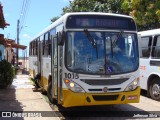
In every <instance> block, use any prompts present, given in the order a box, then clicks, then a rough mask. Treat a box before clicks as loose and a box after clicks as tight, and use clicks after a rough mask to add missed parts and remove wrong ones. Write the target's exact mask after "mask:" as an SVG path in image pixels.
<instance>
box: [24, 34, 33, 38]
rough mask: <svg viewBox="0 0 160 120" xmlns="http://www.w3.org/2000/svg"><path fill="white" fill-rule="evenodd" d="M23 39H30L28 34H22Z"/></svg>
mask: <svg viewBox="0 0 160 120" xmlns="http://www.w3.org/2000/svg"><path fill="white" fill-rule="evenodd" d="M23 38H31V36H29V35H28V34H23Z"/></svg>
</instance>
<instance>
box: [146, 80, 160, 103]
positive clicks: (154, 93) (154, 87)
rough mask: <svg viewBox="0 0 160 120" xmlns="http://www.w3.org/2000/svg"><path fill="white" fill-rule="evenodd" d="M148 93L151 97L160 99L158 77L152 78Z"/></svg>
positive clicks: (159, 81)
mask: <svg viewBox="0 0 160 120" xmlns="http://www.w3.org/2000/svg"><path fill="white" fill-rule="evenodd" d="M149 93H150V96H151V98H152V99H154V100H158V101H159V100H160V78H157V79H154V80H153V81H152V82H151V84H150V87H149Z"/></svg>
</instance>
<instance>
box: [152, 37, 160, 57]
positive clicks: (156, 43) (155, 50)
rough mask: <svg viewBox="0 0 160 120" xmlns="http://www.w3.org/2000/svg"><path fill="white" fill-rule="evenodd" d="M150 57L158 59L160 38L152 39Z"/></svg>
mask: <svg viewBox="0 0 160 120" xmlns="http://www.w3.org/2000/svg"><path fill="white" fill-rule="evenodd" d="M152 57H153V58H160V36H155V37H154V42H153V48H152Z"/></svg>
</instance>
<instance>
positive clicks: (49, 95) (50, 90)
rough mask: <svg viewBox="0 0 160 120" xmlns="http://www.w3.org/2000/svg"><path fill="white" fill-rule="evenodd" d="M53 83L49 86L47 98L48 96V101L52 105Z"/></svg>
mask: <svg viewBox="0 0 160 120" xmlns="http://www.w3.org/2000/svg"><path fill="white" fill-rule="evenodd" d="M51 92H52V82H49V85H48V88H47V96H48V99H49V101H50V102H51V103H53V98H52V94H51Z"/></svg>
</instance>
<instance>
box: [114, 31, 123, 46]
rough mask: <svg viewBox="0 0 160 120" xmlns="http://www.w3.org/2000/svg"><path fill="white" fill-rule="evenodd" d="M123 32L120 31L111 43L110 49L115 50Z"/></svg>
mask: <svg viewBox="0 0 160 120" xmlns="http://www.w3.org/2000/svg"><path fill="white" fill-rule="evenodd" d="M122 33H123V31H120V32H119V34H118V37H117V39H116V40H114V41H113V43H112V47H113V48H115V47H116V46H117V41H118V40H119V39H120V38H121V37H122Z"/></svg>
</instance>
